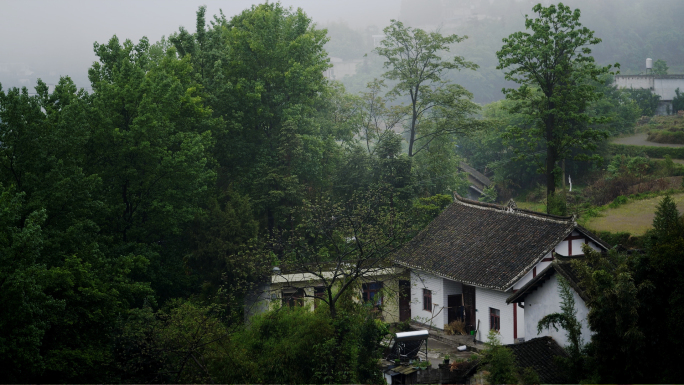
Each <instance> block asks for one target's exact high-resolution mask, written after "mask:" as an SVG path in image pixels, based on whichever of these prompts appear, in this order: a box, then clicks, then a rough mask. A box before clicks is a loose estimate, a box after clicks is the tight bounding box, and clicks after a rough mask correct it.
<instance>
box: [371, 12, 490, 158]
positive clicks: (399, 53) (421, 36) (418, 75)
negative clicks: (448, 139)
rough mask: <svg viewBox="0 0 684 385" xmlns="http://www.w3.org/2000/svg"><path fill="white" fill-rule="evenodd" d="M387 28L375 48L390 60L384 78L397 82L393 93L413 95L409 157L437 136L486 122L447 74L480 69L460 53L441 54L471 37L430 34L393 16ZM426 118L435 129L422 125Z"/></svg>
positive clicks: (409, 113)
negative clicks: (379, 43)
mask: <svg viewBox="0 0 684 385" xmlns="http://www.w3.org/2000/svg"><path fill="white" fill-rule="evenodd" d="M384 32H385V39H384V40H383V41H382V45H381V46H380V47H377V48H376V49H375V52H376V53H377V54H378V55H380V56H383V57H384V58H385V59H386V61H385V64H384V67H385V68H387V69H388V71H387V72H385V73H384V74H383V77H385V78H386V79H388V80H390V81H393V82H396V84H395V86H394V87H393V88H392V90H391V91H390V95H391V96H393V97H397V98H404V97H406V96H408V97H409V98H410V104H409V106H408V107H407V109H408V110H407V115H408V116H409V118H408V120H409V122H408V127H407V129H406V130H407V131H408V155H409V157H412V156H414V155H415V154H417V153H419V152H420V151H421V150H423V149H426V148H427V147H428V146H429V144H430V142H432V141H433V140H434V139H435V138H438V137H440V136H444V135H448V134H454V133H463V132H468V131H470V130H471V129H474V128H477V127H479V126H480V125H481V121H478V120H474V119H472V118H471V115H472V114H473V113H475V112H477V111H478V110H479V108H478V106H477V105H476V104H475V103H473V102H472V101H471V99H472V97H473V96H472V94H471V93H470V92H468V91H467V90H466V89H465V88H463V87H461V86H459V85H457V84H449V83H448V82H447V81H445V80H444V79H443V76H444V75H445V74H446V72H448V71H449V70H453V69H456V70H460V69H473V70H474V69H476V68H477V65H476V64H475V63H472V62H469V61H467V60H465V59H464V58H463V57H461V56H454V57H453V58H451V59H448V60H444V59H443V58H442V55H443V54H444V53H447V52H449V51H450V46H451V45H452V44H455V43H459V42H462V41H463V40H465V39H466V38H467V36H458V35H449V36H443V35H442V34H441V33H439V32H429V33H428V32H426V31H424V30H422V29H419V28H415V29H414V28H411V27H407V26H405V25H404V24H403V23H402V22H400V21H397V20H392V23H391V24H390V25H389V26H388V27H386V28H385V29H384ZM427 122H430V123H433V124H425V125H427V126H431V128H432V129H427V128H426V129H423V130H421V128H422V126H421V125H422V124H424V123H427ZM416 146H417V148H416Z"/></svg>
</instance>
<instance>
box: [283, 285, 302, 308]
mask: <svg viewBox="0 0 684 385" xmlns="http://www.w3.org/2000/svg"><path fill="white" fill-rule="evenodd" d="M283 306H289V307H295V306H304V289H297V288H294V287H288V288H286V289H283Z"/></svg>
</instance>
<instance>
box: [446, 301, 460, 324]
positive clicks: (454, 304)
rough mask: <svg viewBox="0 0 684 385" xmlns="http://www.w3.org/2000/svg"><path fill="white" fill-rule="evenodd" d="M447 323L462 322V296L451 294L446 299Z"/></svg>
mask: <svg viewBox="0 0 684 385" xmlns="http://www.w3.org/2000/svg"><path fill="white" fill-rule="evenodd" d="M447 306H448V307H449V310H448V312H447V322H448V323H452V322H453V321H456V320H463V294H453V295H450V296H448V297H447Z"/></svg>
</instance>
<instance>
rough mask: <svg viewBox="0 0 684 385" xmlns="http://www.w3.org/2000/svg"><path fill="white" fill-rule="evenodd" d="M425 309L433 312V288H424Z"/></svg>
mask: <svg viewBox="0 0 684 385" xmlns="http://www.w3.org/2000/svg"><path fill="white" fill-rule="evenodd" d="M423 310H425V311H429V312H432V290H428V289H423Z"/></svg>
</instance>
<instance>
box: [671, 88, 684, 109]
mask: <svg viewBox="0 0 684 385" xmlns="http://www.w3.org/2000/svg"><path fill="white" fill-rule="evenodd" d="M682 110H684V94H682V93H681V91H680V90H679V87H677V89H676V90H675V97H674V98H672V112H673V113H675V114H676V113H678V112H679V111H682Z"/></svg>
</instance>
